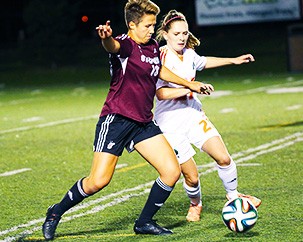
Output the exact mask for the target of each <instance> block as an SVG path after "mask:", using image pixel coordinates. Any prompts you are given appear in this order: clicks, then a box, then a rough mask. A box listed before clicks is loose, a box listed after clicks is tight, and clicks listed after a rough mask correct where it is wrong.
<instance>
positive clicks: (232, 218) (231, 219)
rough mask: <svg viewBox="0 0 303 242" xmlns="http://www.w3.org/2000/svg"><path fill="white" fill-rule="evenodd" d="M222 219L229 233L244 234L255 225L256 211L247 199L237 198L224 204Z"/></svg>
mask: <svg viewBox="0 0 303 242" xmlns="http://www.w3.org/2000/svg"><path fill="white" fill-rule="evenodd" d="M222 219H223V222H224V224H225V225H226V226H227V228H229V229H230V230H231V231H234V232H246V231H248V230H250V229H251V228H252V227H253V226H254V225H255V224H256V222H257V219H258V211H257V209H256V208H255V206H254V205H253V204H252V203H251V202H250V201H249V200H248V199H247V198H241V197H239V198H235V199H233V200H230V201H228V202H226V203H225V205H224V207H223V209H222Z"/></svg>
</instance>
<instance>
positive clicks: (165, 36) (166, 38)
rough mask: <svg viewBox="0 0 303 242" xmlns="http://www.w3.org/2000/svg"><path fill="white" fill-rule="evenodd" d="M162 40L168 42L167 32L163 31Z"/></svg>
mask: <svg viewBox="0 0 303 242" xmlns="http://www.w3.org/2000/svg"><path fill="white" fill-rule="evenodd" d="M163 38H164V39H165V40H168V36H167V32H165V31H163Z"/></svg>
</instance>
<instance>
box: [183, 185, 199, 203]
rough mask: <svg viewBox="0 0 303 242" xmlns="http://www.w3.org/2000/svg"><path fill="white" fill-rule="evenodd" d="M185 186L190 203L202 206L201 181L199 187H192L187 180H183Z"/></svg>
mask: <svg viewBox="0 0 303 242" xmlns="http://www.w3.org/2000/svg"><path fill="white" fill-rule="evenodd" d="M183 187H184V189H185V192H186V194H187V196H188V198H189V200H190V203H191V204H193V205H201V206H202V194H201V187H200V181H199V183H198V186H197V187H190V186H188V185H187V184H186V182H185V180H184V182H183Z"/></svg>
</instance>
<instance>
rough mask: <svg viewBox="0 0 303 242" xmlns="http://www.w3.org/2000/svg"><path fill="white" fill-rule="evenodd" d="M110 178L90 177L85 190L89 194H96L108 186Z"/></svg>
mask: <svg viewBox="0 0 303 242" xmlns="http://www.w3.org/2000/svg"><path fill="white" fill-rule="evenodd" d="M110 180H111V179H110V178H100V179H91V178H88V181H87V184H86V189H85V192H86V193H87V194H94V193H96V192H98V191H100V190H102V189H103V188H104V187H106V186H107V185H108V184H109V183H110Z"/></svg>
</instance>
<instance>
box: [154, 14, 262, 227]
mask: <svg viewBox="0 0 303 242" xmlns="http://www.w3.org/2000/svg"><path fill="white" fill-rule="evenodd" d="M156 38H157V40H159V41H161V40H165V41H166V45H165V46H162V47H161V48H160V51H161V52H160V57H161V62H162V65H163V66H165V67H167V68H168V69H170V70H171V71H172V72H174V73H175V74H177V75H179V76H180V77H183V78H185V79H187V80H188V81H189V82H190V81H193V80H195V76H196V71H201V70H202V69H204V68H205V69H206V68H214V67H219V66H224V65H230V64H236V65H238V64H242V63H248V62H251V61H254V57H253V56H252V55H251V54H246V55H242V56H239V57H236V58H218V57H205V56H199V55H198V54H197V53H196V52H195V50H194V47H195V46H198V45H199V44H200V42H199V40H198V39H197V38H196V37H195V36H194V35H193V34H192V33H190V32H189V30H188V24H187V21H186V18H185V16H184V15H183V14H182V13H180V12H177V11H176V10H171V11H169V12H168V13H167V14H166V15H164V17H163V20H162V21H161V23H160V27H159V28H158V30H157V37H156ZM208 90H213V87H212V86H211V85H210V84H209V87H208ZM156 96H157V99H156V109H155V120H156V122H157V123H158V125H159V126H160V128H161V130H162V131H163V133H164V135H165V137H166V138H167V140H168V141H169V143H170V144H171V145H172V147H173V149H174V151H175V153H176V155H177V158H178V161H179V163H180V165H181V170H182V173H183V176H184V178H185V179H184V183H183V186H184V189H185V191H186V193H187V195H188V197H189V199H190V208H189V211H188V214H187V216H186V219H187V220H188V221H199V220H200V213H201V211H202V199H201V196H202V195H201V188H200V181H199V174H198V170H197V167H196V163H195V161H194V158H193V156H194V155H195V150H194V149H193V147H192V145H195V146H196V147H197V148H198V149H200V150H201V151H204V152H206V153H207V154H208V155H209V156H211V157H212V158H213V159H214V160H215V161H216V163H217V168H218V174H219V177H220V178H221V180H222V183H223V185H224V188H225V190H226V197H227V199H234V198H236V197H247V198H249V199H250V200H251V201H252V203H253V204H254V205H255V206H256V207H258V206H259V205H260V204H261V200H260V199H258V198H256V197H253V196H250V195H244V194H241V193H239V192H238V190H237V186H238V177H237V168H236V164H235V162H234V161H233V160H232V158H231V156H230V155H229V153H228V151H227V149H226V146H225V144H224V142H223V140H222V138H221V136H220V134H219V132H218V131H217V129H216V128H215V127H214V125H213V124H212V123H211V122H210V120H209V119H208V118H207V116H206V115H205V113H204V111H203V110H202V104H201V102H200V100H199V99H198V98H197V95H196V94H195V93H193V92H191V91H190V90H189V89H188V88H185V87H182V86H179V85H176V84H173V83H168V82H166V81H163V80H161V79H159V80H158V83H157V92H156Z"/></svg>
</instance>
